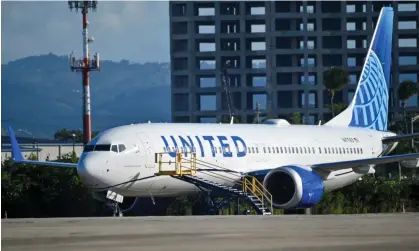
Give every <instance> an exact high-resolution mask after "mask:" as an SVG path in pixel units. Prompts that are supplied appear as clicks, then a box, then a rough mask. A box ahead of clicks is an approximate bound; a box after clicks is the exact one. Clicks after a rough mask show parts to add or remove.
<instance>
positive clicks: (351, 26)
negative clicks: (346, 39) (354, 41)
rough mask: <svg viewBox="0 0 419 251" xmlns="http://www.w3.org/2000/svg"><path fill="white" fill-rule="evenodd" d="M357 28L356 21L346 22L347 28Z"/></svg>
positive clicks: (352, 29)
mask: <svg viewBox="0 0 419 251" xmlns="http://www.w3.org/2000/svg"><path fill="white" fill-rule="evenodd" d="M355 28H356V26H355V23H354V22H347V23H346V30H348V31H354V30H355Z"/></svg>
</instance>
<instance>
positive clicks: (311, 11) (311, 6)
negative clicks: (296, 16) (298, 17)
mask: <svg viewBox="0 0 419 251" xmlns="http://www.w3.org/2000/svg"><path fill="white" fill-rule="evenodd" d="M307 13H314V6H313V5H307Z"/></svg>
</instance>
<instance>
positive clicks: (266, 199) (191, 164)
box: [155, 152, 273, 214]
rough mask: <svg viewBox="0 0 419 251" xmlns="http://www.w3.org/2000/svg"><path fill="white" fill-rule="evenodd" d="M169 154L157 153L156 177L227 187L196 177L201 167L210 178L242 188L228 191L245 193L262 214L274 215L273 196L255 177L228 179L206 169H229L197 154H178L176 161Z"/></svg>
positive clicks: (239, 194)
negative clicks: (163, 176) (162, 176)
mask: <svg viewBox="0 0 419 251" xmlns="http://www.w3.org/2000/svg"><path fill="white" fill-rule="evenodd" d="M169 154H173V153H169V152H162V153H156V159H155V161H156V163H158V167H159V169H158V173H156V175H169V176H174V177H178V178H182V177H183V178H186V177H188V178H189V179H184V180H186V181H193V183H196V182H197V181H199V182H201V183H209V184H211V185H212V186H217V187H219V188H221V187H225V186H223V185H221V184H218V183H215V182H213V181H209V180H205V179H203V178H199V177H197V176H194V175H196V174H197V172H198V169H197V166H198V165H199V166H200V168H199V171H200V172H202V173H205V174H206V175H208V176H212V177H215V178H218V179H223V180H225V181H229V182H232V183H234V184H235V185H238V186H239V187H241V191H240V190H236V191H237V192H235V189H231V188H230V189H229V190H228V191H232V192H233V193H235V194H236V195H237V196H243V193H244V194H245V196H246V197H247V198H248V199H249V200H250V202H252V204H253V206H254V207H257V208H258V209H259V211H260V212H261V213H263V214H273V205H272V195H271V194H270V193H269V191H268V190H267V189H266V188H265V187H264V186H263V184H262V183H261V182H260V181H259V180H258V179H257V178H256V177H254V176H245V177H242V176H240V175H237V179H233V178H231V177H227V176H225V175H222V174H219V173H215V172H211V171H206V170H205V169H206V168H211V169H214V168H216V169H219V170H229V169H226V168H224V167H220V166H217V165H215V164H212V163H208V162H205V161H202V160H198V159H197V158H196V153H195V152H176V156H175V160H174V161H173V158H172V157H170V156H168V155H169ZM184 155H185V157H184ZM165 156H168V159H167V160H165V159H164V157H165ZM187 156H190V157H189V158H188V157H187ZM173 166H174V168H173ZM168 167H169V169H168ZM191 179H192V180H191ZM265 211H268V212H267V213H264V212H265Z"/></svg>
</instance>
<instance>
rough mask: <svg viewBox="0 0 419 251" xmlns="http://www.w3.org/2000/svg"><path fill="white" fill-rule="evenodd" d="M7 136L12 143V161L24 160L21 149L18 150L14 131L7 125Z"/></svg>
mask: <svg viewBox="0 0 419 251" xmlns="http://www.w3.org/2000/svg"><path fill="white" fill-rule="evenodd" d="M8 129H9V137H10V143H11V144H12V159H13V161H22V160H24V158H23V155H22V151H21V150H20V147H19V144H18V143H17V140H16V136H15V132H14V131H13V129H12V127H11V126H9V128H8Z"/></svg>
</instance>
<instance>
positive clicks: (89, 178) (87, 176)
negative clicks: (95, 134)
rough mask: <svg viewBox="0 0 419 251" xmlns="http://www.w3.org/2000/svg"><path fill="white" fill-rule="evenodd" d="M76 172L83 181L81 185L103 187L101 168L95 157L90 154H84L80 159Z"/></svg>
mask: <svg viewBox="0 0 419 251" xmlns="http://www.w3.org/2000/svg"><path fill="white" fill-rule="evenodd" d="M77 172H78V174H79V175H80V177H81V179H82V180H83V183H85V184H86V185H87V186H88V187H101V186H105V184H103V182H102V176H103V170H102V166H101V163H100V160H99V159H98V158H97V156H94V155H92V154H90V153H87V154H86V153H84V154H83V155H82V156H81V157H80V161H79V165H78V169H77Z"/></svg>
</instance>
